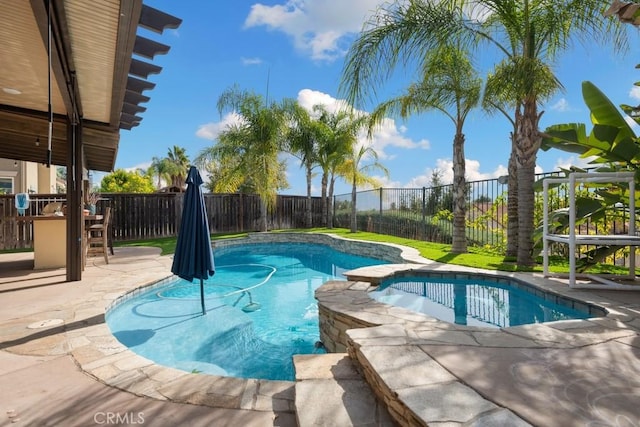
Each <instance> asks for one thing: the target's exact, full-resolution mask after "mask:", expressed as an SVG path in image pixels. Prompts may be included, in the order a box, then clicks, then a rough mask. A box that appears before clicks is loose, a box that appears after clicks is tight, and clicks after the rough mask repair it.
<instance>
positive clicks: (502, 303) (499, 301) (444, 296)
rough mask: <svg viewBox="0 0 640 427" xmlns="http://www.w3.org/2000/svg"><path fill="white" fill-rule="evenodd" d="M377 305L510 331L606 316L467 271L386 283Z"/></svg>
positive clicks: (520, 284)
mask: <svg viewBox="0 0 640 427" xmlns="http://www.w3.org/2000/svg"><path fill="white" fill-rule="evenodd" d="M369 296H370V297H371V298H373V299H374V300H376V301H380V302H383V303H386V304H391V305H394V306H398V307H404V308H406V309H409V310H412V311H415V312H418V313H423V314H426V315H428V316H431V317H435V318H437V319H439V320H443V321H445V322H450V323H455V324H458V325H468V326H483V327H495V328H500V327H509V326H518V325H526V324H532V323H543V322H552V321H558V320H567V319H586V318H589V317H598V316H604V315H605V314H606V313H605V312H604V311H603V310H602V309H600V308H598V307H595V306H591V305H589V304H586V303H584V302H580V301H577V300H573V299H570V298H567V297H564V296H560V295H556V294H553V293H550V292H545V291H542V290H540V289H537V288H535V287H533V286H530V285H528V284H526V283H523V282H520V281H518V280H515V279H509V278H498V277H491V276H485V275H479V274H466V273H451V274H447V273H427V272H422V273H420V274H419V275H410V276H406V277H394V278H389V279H386V280H384V281H383V282H382V283H381V284H380V286H379V287H378V288H377V289H376V290H375V291H372V292H370V293H369Z"/></svg>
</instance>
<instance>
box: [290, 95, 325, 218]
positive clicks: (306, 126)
mask: <svg viewBox="0 0 640 427" xmlns="http://www.w3.org/2000/svg"><path fill="white" fill-rule="evenodd" d="M285 109H286V111H287V113H288V115H289V126H288V133H287V137H286V140H287V151H288V152H289V153H290V154H292V155H293V156H295V157H297V158H298V159H299V160H300V163H301V166H302V167H304V169H305V177H306V180H307V200H306V204H305V215H304V217H305V226H306V227H311V226H312V225H313V216H312V212H311V183H312V179H313V169H314V168H315V167H316V166H317V165H318V163H317V158H318V154H317V152H318V143H317V141H318V138H317V133H318V131H317V129H318V123H317V121H316V120H314V118H312V117H311V114H309V111H307V110H306V109H305V108H304V107H302V106H301V105H300V104H299V103H298V102H296V101H292V100H289V101H285Z"/></svg>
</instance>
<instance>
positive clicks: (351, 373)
mask: <svg viewBox="0 0 640 427" xmlns="http://www.w3.org/2000/svg"><path fill="white" fill-rule="evenodd" d="M293 365H294V366H295V371H296V381H301V380H307V379H332V378H336V379H361V376H360V374H359V373H358V371H357V370H356V367H355V365H354V364H353V362H352V361H351V358H350V357H349V355H347V354H345V353H327V354H305V355H302V354H298V355H295V356H293Z"/></svg>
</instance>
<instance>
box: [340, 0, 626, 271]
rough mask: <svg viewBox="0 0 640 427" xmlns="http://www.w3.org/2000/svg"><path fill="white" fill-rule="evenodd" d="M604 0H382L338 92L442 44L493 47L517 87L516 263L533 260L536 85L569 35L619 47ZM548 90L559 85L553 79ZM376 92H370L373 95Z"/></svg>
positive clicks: (358, 89)
mask: <svg viewBox="0 0 640 427" xmlns="http://www.w3.org/2000/svg"><path fill="white" fill-rule="evenodd" d="M607 6H608V1H605V0H520V1H514V0H407V1H403V2H393V3H385V5H384V6H382V7H381V8H379V9H378V11H377V12H376V13H375V14H373V16H372V17H371V19H370V21H369V22H368V25H367V26H366V27H365V30H364V31H363V32H362V33H361V34H360V36H359V37H358V39H357V40H356V41H355V42H354V44H353V45H352V46H351V48H350V50H349V53H348V54H347V58H346V61H345V69H344V70H343V79H342V85H341V87H342V90H343V91H345V92H346V93H347V94H348V95H347V100H348V101H350V102H351V103H354V102H356V101H358V102H361V101H362V100H363V98H364V95H365V94H368V93H370V92H371V91H372V88H373V89H374V90H375V88H376V87H378V86H380V85H381V84H382V83H383V82H384V81H385V80H386V79H387V77H388V76H389V75H390V73H391V70H393V69H394V68H395V67H396V65H397V64H398V62H399V61H400V60H402V61H403V63H411V62H412V61H413V58H423V57H424V52H426V51H429V50H431V49H433V48H437V47H439V46H442V45H443V44H449V43H451V42H452V41H454V42H455V44H456V45H466V46H469V47H474V48H477V49H483V48H486V45H487V44H488V45H489V46H491V47H493V48H495V49H496V50H497V51H498V52H499V53H500V54H501V55H503V58H504V61H506V63H507V64H508V65H509V66H510V67H511V70H512V73H511V74H510V78H512V79H513V80H514V81H518V82H519V83H518V84H517V85H516V87H518V88H520V89H521V92H520V93H518V94H517V99H514V104H516V105H519V106H521V113H520V114H519V116H517V117H516V120H515V123H516V132H515V154H516V156H515V158H516V166H517V176H518V221H519V227H518V252H517V263H518V265H520V266H525V267H526V266H530V265H532V264H533V256H532V249H533V239H532V235H533V226H534V224H533V212H534V209H533V208H534V193H533V181H534V178H535V174H534V173H535V163H536V158H537V152H538V149H539V147H540V143H541V136H540V132H539V129H538V122H539V120H540V115H541V112H539V111H538V107H539V103H540V101H541V100H540V97H539V93H538V91H537V88H538V87H537V85H536V84H535V82H536V81H537V80H538V79H539V78H540V77H539V76H540V75H541V74H542V75H547V74H549V73H551V74H553V73H552V70H551V66H552V64H553V63H554V61H555V60H556V59H557V58H558V56H559V54H560V53H562V52H564V51H565V50H567V49H568V48H569V47H570V46H571V43H572V42H573V41H574V38H575V37H582V38H583V39H589V40H593V41H604V40H612V39H613V40H616V41H618V43H617V44H616V46H621V44H624V43H625V42H624V40H623V39H622V34H623V33H622V30H621V27H620V25H617V23H614V22H613V21H611V20H607V19H606V18H605V17H604V16H603V14H602V12H603V11H604V9H605V8H606V7H607ZM554 82H555V84H554V85H553V87H550V88H549V89H550V90H557V89H559V87H560V84H559V82H558V81H557V79H554ZM374 93H375V92H374Z"/></svg>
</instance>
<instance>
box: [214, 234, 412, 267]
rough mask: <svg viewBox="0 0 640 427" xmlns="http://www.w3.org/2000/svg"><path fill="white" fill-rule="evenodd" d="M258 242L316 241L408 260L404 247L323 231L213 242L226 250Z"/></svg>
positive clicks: (392, 259)
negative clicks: (404, 254)
mask: <svg viewBox="0 0 640 427" xmlns="http://www.w3.org/2000/svg"><path fill="white" fill-rule="evenodd" d="M258 243H315V244H320V245H327V246H330V247H331V248H333V249H335V250H337V251H341V252H347V253H350V254H356V255H360V256H363V257H367V258H376V259H380V260H384V261H386V262H391V263H406V262H407V261H406V260H405V259H404V258H403V256H402V253H403V248H401V247H400V246H396V245H391V244H385V243H372V242H364V241H361V240H350V239H343V238H341V237H339V236H335V235H331V234H321V233H269V232H265V233H250V234H249V235H248V236H247V237H246V238H240V239H223V240H216V241H214V242H213V248H214V250H224V248H228V247H231V246H237V245H250V244H258Z"/></svg>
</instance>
